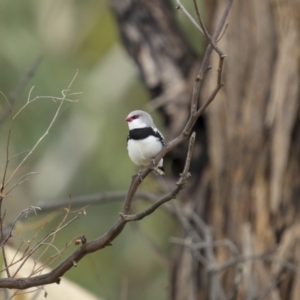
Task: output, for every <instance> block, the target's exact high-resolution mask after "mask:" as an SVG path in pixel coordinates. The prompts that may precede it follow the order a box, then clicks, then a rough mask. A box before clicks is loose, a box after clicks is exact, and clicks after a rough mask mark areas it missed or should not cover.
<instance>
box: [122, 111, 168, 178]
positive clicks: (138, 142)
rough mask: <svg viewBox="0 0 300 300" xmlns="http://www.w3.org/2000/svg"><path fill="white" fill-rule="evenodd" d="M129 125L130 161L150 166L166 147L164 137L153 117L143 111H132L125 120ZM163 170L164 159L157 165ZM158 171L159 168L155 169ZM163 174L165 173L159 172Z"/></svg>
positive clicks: (141, 165)
mask: <svg viewBox="0 0 300 300" xmlns="http://www.w3.org/2000/svg"><path fill="white" fill-rule="evenodd" d="M125 121H126V122H127V123H128V127H129V133H128V136H127V150H128V155H129V157H130V159H131V160H132V161H133V162H134V163H135V164H136V165H138V166H139V167H140V171H141V168H142V167H145V166H148V165H149V164H150V162H151V161H153V158H154V157H155V156H156V154H157V153H158V152H159V151H160V150H161V149H162V148H163V146H164V137H163V135H162V134H161V133H160V131H159V130H158V129H157V128H156V126H155V125H154V123H153V120H152V117H151V116H150V115H149V114H148V113H146V112H145V111H142V110H134V111H132V112H131V113H130V114H129V115H128V116H127V117H126V119H125ZM157 167H158V168H160V169H161V170H163V159H161V160H160V161H159V163H158V165H157ZM154 170H155V171H158V170H157V168H154ZM158 173H160V174H163V172H158Z"/></svg>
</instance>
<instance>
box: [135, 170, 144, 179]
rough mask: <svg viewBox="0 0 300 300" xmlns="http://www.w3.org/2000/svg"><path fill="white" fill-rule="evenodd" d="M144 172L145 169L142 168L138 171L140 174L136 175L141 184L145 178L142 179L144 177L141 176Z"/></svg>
mask: <svg viewBox="0 0 300 300" xmlns="http://www.w3.org/2000/svg"><path fill="white" fill-rule="evenodd" d="M142 170H143V169H142V168H140V169H139V171H138V173H137V174H136V175H137V176H138V178H139V180H140V181H141V182H142V181H143V178H142V175H141V173H142Z"/></svg>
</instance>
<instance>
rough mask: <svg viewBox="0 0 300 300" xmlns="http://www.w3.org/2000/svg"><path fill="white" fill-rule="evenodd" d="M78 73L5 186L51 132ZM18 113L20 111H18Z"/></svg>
mask: <svg viewBox="0 0 300 300" xmlns="http://www.w3.org/2000/svg"><path fill="white" fill-rule="evenodd" d="M77 75H78V71H77V72H76V74H75V76H74V77H73V79H72V80H71V82H70V84H69V86H68V88H67V89H66V90H65V91H62V95H63V97H62V98H61V102H60V104H59V106H58V108H57V110H56V112H55V114H54V116H53V118H52V120H51V122H50V124H49V126H48V128H47V129H46V131H45V132H44V134H43V135H42V136H41V137H40V138H39V139H38V141H37V142H36V143H35V145H34V146H33V147H32V148H31V150H30V151H29V153H28V154H27V155H26V156H25V157H24V158H23V160H22V161H21V162H20V163H19V165H18V166H17V167H16V169H15V170H14V171H13V172H12V174H11V176H10V177H9V178H8V180H7V181H6V182H5V183H4V187H6V186H7V185H8V184H9V182H10V181H11V180H12V178H13V177H14V175H15V174H16V172H17V171H18V170H19V169H20V167H21V166H22V165H23V164H24V162H25V161H26V160H27V159H28V157H29V156H30V155H31V154H32V153H33V152H34V150H35V149H36V148H37V146H38V145H39V144H40V143H41V141H42V140H43V139H44V138H45V136H46V135H47V134H48V133H49V131H50V129H51V128H52V126H53V124H54V122H55V120H56V119H57V116H58V114H59V112H60V110H61V107H62V105H63V104H64V101H65V99H67V92H68V91H69V90H70V88H71V86H72V84H73V82H74V80H75V79H76V77H77ZM17 114H18V113H17ZM15 117H16V115H15V116H14V118H15Z"/></svg>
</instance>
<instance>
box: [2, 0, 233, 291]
mask: <svg viewBox="0 0 300 300" xmlns="http://www.w3.org/2000/svg"><path fill="white" fill-rule="evenodd" d="M231 3H232V0H229V1H228V2H227V5H226V8H225V11H224V12H223V15H222V17H221V20H220V22H219V24H218V26H217V29H216V31H215V33H214V35H213V37H212V40H213V41H214V42H215V41H216V40H217V38H218V36H219V34H220V32H221V30H222V28H223V26H224V24H225V21H226V18H227V15H228V12H229V10H230V7H231ZM212 49H213V47H212V46H211V44H209V45H208V47H207V48H206V51H205V55H204V58H203V61H202V64H201V67H200V70H199V72H198V75H197V77H196V80H195V87H194V93H193V97H192V100H191V107H194V108H195V111H193V110H192V113H191V116H190V118H189V120H188V122H187V124H186V126H185V128H184V129H183V131H182V132H181V134H180V135H179V136H178V137H177V138H175V139H174V140H172V141H171V142H169V143H167V144H166V146H165V147H164V148H163V149H162V150H161V151H160V152H159V153H158V155H157V156H156V157H155V162H154V163H155V164H157V163H158V162H159V160H160V159H161V158H162V157H163V156H165V155H166V154H167V153H168V152H169V151H170V150H172V149H174V148H175V147H176V146H178V145H179V144H181V143H183V142H184V141H185V140H186V139H187V138H188V136H189V135H190V133H191V131H192V128H193V126H194V124H195V123H196V121H197V119H198V118H199V116H200V114H202V113H203V112H204V111H205V108H206V107H207V106H205V107H204V108H202V107H203V106H202V107H200V108H199V110H197V103H198V99H199V95H200V90H201V86H202V79H203V78H204V75H205V72H206V70H207V69H208V64H209V58H210V55H211V53H212ZM215 94H216V93H213V97H210V98H212V99H211V101H212V100H213V99H214V97H215ZM208 100H210V99H208ZM207 105H208V104H207ZM199 111H200V112H199ZM151 168H152V166H151V165H150V166H148V167H147V168H145V169H144V170H143V172H142V173H141V174H140V176H141V178H145V177H146V176H147V175H148V174H149V173H150V172H151ZM186 179H187V178H186V177H184V176H183V177H181V178H180V179H179V182H178V184H179V185H181V184H182V185H184V183H185V181H186ZM140 183H141V181H140V177H139V176H137V175H135V176H133V177H132V181H131V185H130V188H129V190H128V193H127V195H126V197H125V200H124V206H123V211H122V214H123V215H125V216H126V215H128V214H130V212H131V206H132V201H133V198H134V196H135V194H136V191H137V189H138V187H139V185H140ZM177 189H178V186H177V187H176V188H175V190H177ZM168 196H169V197H170V196H171V197H172V196H173V195H170V194H169V195H167V196H165V197H164V199H163V200H165V199H166V198H168ZM161 200H162V199H161ZM161 202H163V201H161ZM159 204H160V203H159ZM161 204H163V203H161ZM161 204H160V205H161ZM154 205H155V206H154V210H155V209H156V208H157V207H156V206H157V205H158V204H154ZM160 205H159V206H160ZM126 223H127V221H126V220H125V219H124V218H122V217H120V219H119V220H118V221H117V222H116V223H115V224H114V225H113V226H112V227H111V229H110V230H108V231H107V232H106V233H105V234H103V235H102V236H100V237H98V238H97V239H95V240H93V241H90V242H86V243H85V244H83V245H81V247H79V248H78V249H77V250H76V251H75V252H73V253H72V254H71V255H70V256H69V257H67V258H66V259H65V260H64V261H62V262H61V263H60V264H59V265H58V266H57V267H55V268H54V269H53V270H52V271H51V272H49V273H47V274H43V275H38V276H34V277H31V278H18V279H15V278H5V279H0V288H15V289H27V288H30V287H34V286H39V285H46V284H50V283H58V284H59V282H60V277H61V276H62V275H64V274H65V273H66V272H67V271H68V270H70V269H71V268H72V267H74V265H77V263H78V262H79V261H80V260H81V259H82V258H83V257H84V256H85V255H87V254H89V253H92V252H95V251H98V250H100V249H103V248H104V247H106V246H109V245H111V242H112V241H113V240H114V239H115V238H116V237H117V236H118V235H119V234H120V233H121V232H122V231H123V229H124V227H125V225H126Z"/></svg>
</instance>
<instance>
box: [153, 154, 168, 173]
mask: <svg viewBox="0 0 300 300" xmlns="http://www.w3.org/2000/svg"><path fill="white" fill-rule="evenodd" d="M151 169H152V170H153V171H154V172H155V173H157V174H159V175H160V176H165V173H164V172H163V171H162V170H160V169H159V168H158V167H157V166H155V161H154V157H152V166H151Z"/></svg>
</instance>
